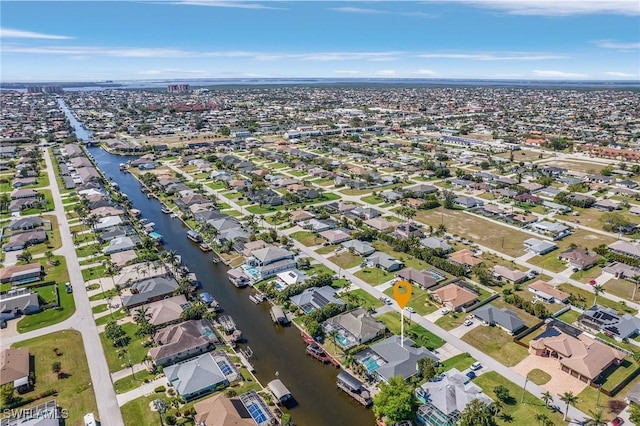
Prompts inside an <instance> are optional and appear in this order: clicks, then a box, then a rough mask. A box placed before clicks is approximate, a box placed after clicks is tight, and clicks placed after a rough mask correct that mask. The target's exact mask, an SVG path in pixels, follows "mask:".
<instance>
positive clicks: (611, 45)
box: [595, 40, 640, 50]
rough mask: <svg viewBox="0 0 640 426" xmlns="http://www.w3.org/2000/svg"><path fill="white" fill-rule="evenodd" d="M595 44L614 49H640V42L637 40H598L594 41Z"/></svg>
mask: <svg viewBox="0 0 640 426" xmlns="http://www.w3.org/2000/svg"><path fill="white" fill-rule="evenodd" d="M595 43H596V45H597V46H599V47H602V48H604V49H616V50H638V49H640V43H638V42H630V43H624V42H622V43H621V42H617V41H611V40H599V41H596V42H595Z"/></svg>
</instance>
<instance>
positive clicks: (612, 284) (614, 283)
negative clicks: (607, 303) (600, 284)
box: [604, 279, 640, 302]
mask: <svg viewBox="0 0 640 426" xmlns="http://www.w3.org/2000/svg"><path fill="white" fill-rule="evenodd" d="M634 287H635V284H634V283H632V282H631V281H627V280H622V279H613V280H609V281H607V282H606V283H605V284H604V290H605V291H606V292H607V293H611V294H613V295H614V296H618V297H621V298H623V299H627V300H631V298H632V297H633V296H634V295H633V288H634ZM633 301H634V302H640V291H636V294H635V297H634V299H633Z"/></svg>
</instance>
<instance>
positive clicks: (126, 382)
mask: <svg viewBox="0 0 640 426" xmlns="http://www.w3.org/2000/svg"><path fill="white" fill-rule="evenodd" d="M155 378H156V374H152V373H149V372H148V371H147V370H142V371H138V372H137V373H135V374H134V375H131V376H127V377H125V378H124V379H120V380H117V381H115V382H114V383H113V388H114V389H115V390H116V393H125V392H128V391H130V390H132V389H135V388H138V387H140V386H141V385H142V384H143V383H144V381H145V380H149V381H151V380H154V379H155Z"/></svg>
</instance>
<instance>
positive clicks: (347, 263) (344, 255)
mask: <svg viewBox="0 0 640 426" xmlns="http://www.w3.org/2000/svg"><path fill="white" fill-rule="evenodd" d="M329 260H330V261H331V262H333V263H335V264H336V265H338V266H339V267H341V268H343V269H350V268H353V267H354V266H358V265H360V264H361V263H362V261H363V260H364V257H362V256H358V255H357V254H353V253H350V252H349V251H342V252H340V253H338V254H336V255H335V256H332V257H330V258H329Z"/></svg>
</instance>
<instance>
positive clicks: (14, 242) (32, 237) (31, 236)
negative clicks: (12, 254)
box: [2, 231, 48, 251]
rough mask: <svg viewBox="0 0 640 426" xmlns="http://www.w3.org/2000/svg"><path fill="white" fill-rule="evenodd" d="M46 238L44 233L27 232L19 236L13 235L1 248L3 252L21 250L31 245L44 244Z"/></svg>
mask: <svg viewBox="0 0 640 426" xmlns="http://www.w3.org/2000/svg"><path fill="white" fill-rule="evenodd" d="M47 239H48V236H47V233H46V232H45V231H27V232H22V233H20V234H13V235H12V236H11V237H9V241H8V242H6V243H5V244H4V245H3V246H2V250H4V251H15V250H22V249H25V248H27V247H29V246H31V245H35V244H40V243H44V242H45V241H47Z"/></svg>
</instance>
